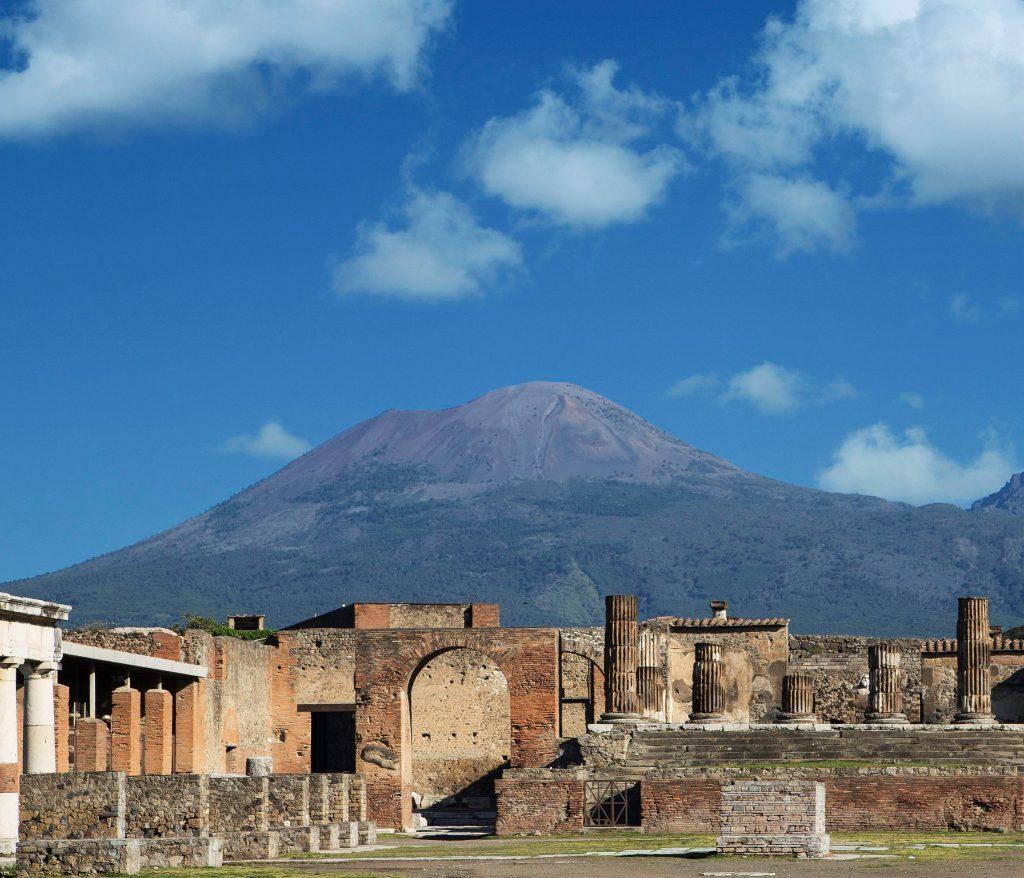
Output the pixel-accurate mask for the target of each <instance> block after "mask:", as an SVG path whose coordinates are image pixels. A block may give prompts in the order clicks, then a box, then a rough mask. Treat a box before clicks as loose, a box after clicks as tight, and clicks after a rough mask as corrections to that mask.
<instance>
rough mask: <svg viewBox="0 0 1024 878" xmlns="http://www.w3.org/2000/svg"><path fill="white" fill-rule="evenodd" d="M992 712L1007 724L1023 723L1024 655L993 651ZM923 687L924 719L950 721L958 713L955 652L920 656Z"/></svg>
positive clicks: (928, 720) (933, 721)
mask: <svg viewBox="0 0 1024 878" xmlns="http://www.w3.org/2000/svg"><path fill="white" fill-rule="evenodd" d="M989 670H990V673H991V676H992V712H993V713H994V714H995V715H996V719H998V720H999V721H1000V722H1006V723H1020V722H1024V654H1022V653H1020V652H1017V651H1012V652H1010V651H1007V652H993V653H992V663H991V664H990V665H989ZM921 689H922V701H923V711H924V719H925V722H931V723H948V722H951V721H952V719H953V715H954V714H955V713H956V709H957V708H956V653H955V652H925V653H923V654H922V655H921Z"/></svg>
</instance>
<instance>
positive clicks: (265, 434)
mask: <svg viewBox="0 0 1024 878" xmlns="http://www.w3.org/2000/svg"><path fill="white" fill-rule="evenodd" d="M311 447H312V446H311V445H310V444H309V442H307V441H306V440H305V439H303V438H302V437H301V436H296V435H294V434H292V433H289V432H288V431H287V430H286V429H285V428H284V427H283V426H281V424H280V422H279V421H267V422H266V423H265V424H264V425H263V426H262V427H260V428H259V430H258V431H257V432H256V433H255V434H253V433H243V434H242V435H240V436H232V437H231V438H230V439H228V440H227V441H226V442H225V443H224V444H223V445H221V446H220V448H219V451H221V452H222V453H223V454H247V455H249V456H250V457H280V458H284V459H286V460H291V459H292V458H294V457H298V456H299V455H300V454H305V453H306V452H307V451H309V449H310V448H311Z"/></svg>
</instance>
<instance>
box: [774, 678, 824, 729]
mask: <svg viewBox="0 0 1024 878" xmlns="http://www.w3.org/2000/svg"><path fill="white" fill-rule="evenodd" d="M779 721H780V722H783V723H815V722H817V721H818V720H817V717H815V715H814V680H813V678H812V677H811V675H810V674H786V676H785V677H783V678H782V716H781V717H780V719H779Z"/></svg>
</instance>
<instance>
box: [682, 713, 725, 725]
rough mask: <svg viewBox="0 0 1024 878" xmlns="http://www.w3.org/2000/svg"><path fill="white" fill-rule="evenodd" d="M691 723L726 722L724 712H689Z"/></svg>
mask: <svg viewBox="0 0 1024 878" xmlns="http://www.w3.org/2000/svg"><path fill="white" fill-rule="evenodd" d="M690 722H692V723H724V722H727V720H726V718H725V714H724V713H691V714H690Z"/></svg>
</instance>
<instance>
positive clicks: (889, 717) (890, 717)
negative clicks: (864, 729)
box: [864, 713, 910, 726]
mask: <svg viewBox="0 0 1024 878" xmlns="http://www.w3.org/2000/svg"><path fill="white" fill-rule="evenodd" d="M864 722H865V723H868V724H870V725H873V726H909V725H910V720H909V719H907V715H906V714H905V713H868V714H865V716H864Z"/></svg>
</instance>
